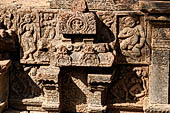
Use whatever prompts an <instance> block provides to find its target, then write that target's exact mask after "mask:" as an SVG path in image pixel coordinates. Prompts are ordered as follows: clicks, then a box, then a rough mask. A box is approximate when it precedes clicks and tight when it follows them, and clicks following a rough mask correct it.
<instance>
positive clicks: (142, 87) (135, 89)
mask: <svg viewBox="0 0 170 113" xmlns="http://www.w3.org/2000/svg"><path fill="white" fill-rule="evenodd" d="M121 68H122V71H121V72H120V75H115V76H119V78H118V80H117V81H115V83H113V84H114V85H113V87H112V89H111V95H112V97H111V98H113V101H112V102H114V103H120V102H128V103H137V104H142V103H143V100H144V97H147V96H148V88H149V87H148V85H149V77H148V68H147V67H133V68H132V67H127V69H126V68H125V67H121ZM127 72H128V73H127ZM122 92H124V93H122Z"/></svg>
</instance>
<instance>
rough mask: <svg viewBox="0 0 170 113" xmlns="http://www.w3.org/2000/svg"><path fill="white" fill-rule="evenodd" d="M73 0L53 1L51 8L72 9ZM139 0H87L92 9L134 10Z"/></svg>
mask: <svg viewBox="0 0 170 113" xmlns="http://www.w3.org/2000/svg"><path fill="white" fill-rule="evenodd" d="M72 1H73V0H64V1H63V0H54V1H51V2H50V3H51V8H57V9H70V8H71V3H72ZM137 3H138V0H87V5H88V8H89V9H90V10H133V9H136V7H135V5H137Z"/></svg>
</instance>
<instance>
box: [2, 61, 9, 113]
mask: <svg viewBox="0 0 170 113" xmlns="http://www.w3.org/2000/svg"><path fill="white" fill-rule="evenodd" d="M10 65H11V61H10V60H3V61H0V113H2V111H3V110H4V109H5V108H6V107H7V105H8V92H9V76H8V74H7V72H8V68H9V67H10Z"/></svg>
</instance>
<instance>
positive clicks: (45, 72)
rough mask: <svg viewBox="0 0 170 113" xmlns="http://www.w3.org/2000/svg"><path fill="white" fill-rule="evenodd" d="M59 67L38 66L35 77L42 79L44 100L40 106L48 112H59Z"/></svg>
mask: <svg viewBox="0 0 170 113" xmlns="http://www.w3.org/2000/svg"><path fill="white" fill-rule="evenodd" d="M59 72H60V68H59V67H53V66H50V67H49V66H42V67H40V69H39V71H38V74H37V78H38V80H40V81H43V87H44V88H43V91H44V98H45V100H44V102H43V103H42V108H43V109H45V110H46V111H49V112H50V113H53V112H54V113H58V112H59V104H60V101H59V91H58V74H59Z"/></svg>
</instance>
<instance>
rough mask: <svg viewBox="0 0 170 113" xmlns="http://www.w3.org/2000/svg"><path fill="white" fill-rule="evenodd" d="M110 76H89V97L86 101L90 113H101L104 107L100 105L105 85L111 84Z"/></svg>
mask: <svg viewBox="0 0 170 113" xmlns="http://www.w3.org/2000/svg"><path fill="white" fill-rule="evenodd" d="M111 76H112V75H103V74H89V75H88V84H89V89H90V91H91V92H90V95H89V99H88V111H89V112H90V113H102V112H103V111H105V110H106V106H104V105H103V104H102V100H103V98H104V95H105V93H106V92H105V90H106V89H107V85H108V84H109V83H110V82H111Z"/></svg>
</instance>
